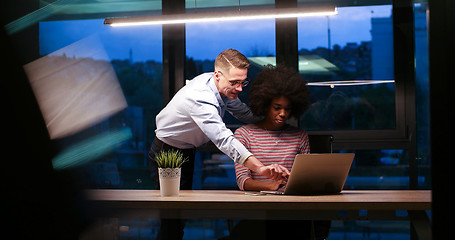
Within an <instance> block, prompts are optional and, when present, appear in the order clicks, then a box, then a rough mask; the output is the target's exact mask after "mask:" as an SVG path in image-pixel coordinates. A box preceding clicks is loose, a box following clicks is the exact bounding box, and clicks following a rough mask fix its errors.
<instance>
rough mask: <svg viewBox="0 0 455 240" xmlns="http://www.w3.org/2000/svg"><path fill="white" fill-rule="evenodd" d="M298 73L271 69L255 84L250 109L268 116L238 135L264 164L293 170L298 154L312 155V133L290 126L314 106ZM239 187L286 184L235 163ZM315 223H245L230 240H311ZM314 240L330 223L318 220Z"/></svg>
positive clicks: (325, 233)
mask: <svg viewBox="0 0 455 240" xmlns="http://www.w3.org/2000/svg"><path fill="white" fill-rule="evenodd" d="M306 84H307V83H306V81H305V80H304V79H303V78H302V77H301V76H300V75H299V73H298V72H297V71H295V70H293V69H291V68H287V67H284V66H277V67H274V66H271V65H268V66H266V67H265V68H264V69H263V70H262V72H260V73H259V74H258V76H257V78H256V79H255V81H254V82H253V84H252V87H251V93H250V95H249V107H250V109H251V111H252V112H253V113H254V114H255V115H258V116H264V118H263V119H262V120H261V121H259V122H257V123H254V124H249V125H246V126H242V127H240V128H238V129H237V130H236V131H235V134H234V136H235V137H236V138H237V139H238V140H239V141H240V142H241V143H242V144H243V145H244V146H245V147H246V148H247V149H248V150H249V151H250V152H251V153H252V154H254V156H256V158H257V159H258V160H259V161H261V162H262V163H263V164H264V165H265V166H267V165H270V164H280V165H282V166H283V167H286V168H287V169H288V170H289V171H291V168H292V165H293V163H294V157H295V155H296V154H308V153H310V145H309V141H308V134H307V133H306V132H305V131H304V130H302V129H300V128H297V127H294V126H291V125H289V124H288V123H287V120H288V119H289V118H290V117H295V118H297V119H298V118H299V117H300V115H301V114H303V113H304V112H305V111H306V110H307V109H308V107H309V100H308V96H309V90H308V88H307V85H306ZM235 173H236V178H237V185H238V186H239V188H240V190H244V191H261V190H272V191H273V190H277V189H280V188H284V186H285V184H286V182H285V181H274V180H272V179H269V178H267V177H264V176H261V175H259V174H256V173H254V172H252V171H250V170H249V169H247V168H245V167H244V166H242V165H240V164H236V165H235ZM311 226H312V224H311V222H310V221H303V220H296V221H291V220H266V221H263V220H243V221H240V222H239V223H238V224H237V225H236V226H235V227H234V229H233V230H232V231H231V234H230V239H275V238H284V239H310V238H311ZM313 226H314V234H315V239H325V238H326V237H327V236H328V233H329V231H330V221H328V222H327V221H316V222H314V225H313Z"/></svg>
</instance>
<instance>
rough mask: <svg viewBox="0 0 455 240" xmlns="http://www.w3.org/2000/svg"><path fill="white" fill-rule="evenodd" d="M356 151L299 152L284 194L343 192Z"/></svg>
mask: <svg viewBox="0 0 455 240" xmlns="http://www.w3.org/2000/svg"><path fill="white" fill-rule="evenodd" d="M354 155H355V154H354V153H327V154H298V155H296V156H295V160H294V164H293V166H292V170H291V173H290V175H289V179H288V183H287V184H286V188H285V190H284V194H290V195H317V194H336V193H339V192H341V190H343V187H344V183H345V182H346V178H347V176H348V173H349V170H350V169H351V165H352V161H353V160H354Z"/></svg>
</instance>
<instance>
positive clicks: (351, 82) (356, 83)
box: [307, 80, 395, 88]
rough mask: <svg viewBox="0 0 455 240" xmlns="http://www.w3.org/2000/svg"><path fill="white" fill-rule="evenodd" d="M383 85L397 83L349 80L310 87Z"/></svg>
mask: <svg viewBox="0 0 455 240" xmlns="http://www.w3.org/2000/svg"><path fill="white" fill-rule="evenodd" d="M382 83H395V80H349V81H328V82H311V83H308V84H307V85H308V86H316V87H331V88H333V87H340V86H359V85H372V84H382Z"/></svg>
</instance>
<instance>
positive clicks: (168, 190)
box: [158, 168, 182, 197]
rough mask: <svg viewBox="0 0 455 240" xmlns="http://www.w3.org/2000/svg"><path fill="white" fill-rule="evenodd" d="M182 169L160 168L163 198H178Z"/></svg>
mask: <svg viewBox="0 0 455 240" xmlns="http://www.w3.org/2000/svg"><path fill="white" fill-rule="evenodd" d="M181 170H182V169H181V168H158V173H159V177H160V193H161V196H162V197H178V196H179V191H180V174H181Z"/></svg>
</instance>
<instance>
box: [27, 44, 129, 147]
mask: <svg viewBox="0 0 455 240" xmlns="http://www.w3.org/2000/svg"><path fill="white" fill-rule="evenodd" d="M105 55H106V54H105V52H104V50H103V47H102V45H101V44H100V42H99V40H98V39H97V38H87V39H83V40H81V41H78V42H76V43H74V44H71V45H69V46H67V47H65V48H62V49H60V50H58V51H56V52H54V53H52V54H50V55H48V56H44V57H42V58H40V59H38V60H35V61H33V62H31V63H29V64H27V65H25V66H24V69H25V71H26V73H27V76H28V78H29V81H30V84H31V86H32V88H33V91H34V93H35V96H36V98H37V101H38V104H39V106H40V109H41V112H42V114H43V117H44V120H45V122H46V126H47V128H48V131H49V134H50V136H51V138H52V139H54V138H60V137H64V136H68V135H71V134H74V133H76V132H78V131H80V130H82V129H84V128H87V127H89V126H91V125H93V124H95V123H98V122H100V121H102V120H104V119H105V118H107V117H109V116H111V115H112V114H114V113H116V112H118V111H120V110H122V109H124V108H126V100H125V97H124V96H123V93H122V90H121V89H120V85H119V83H118V81H117V77H116V75H115V73H114V69H113V68H112V65H111V64H110V63H109V62H106V61H103V60H98V59H104V58H105Z"/></svg>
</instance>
